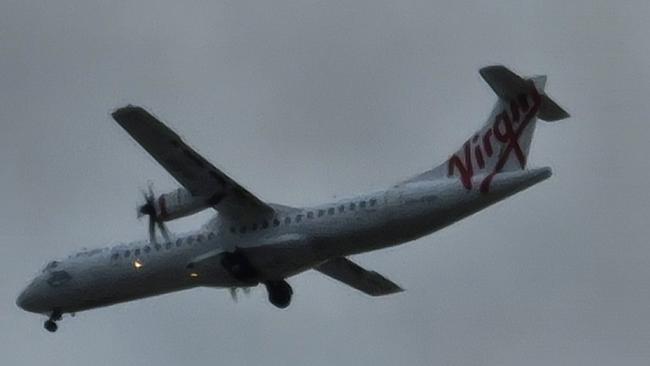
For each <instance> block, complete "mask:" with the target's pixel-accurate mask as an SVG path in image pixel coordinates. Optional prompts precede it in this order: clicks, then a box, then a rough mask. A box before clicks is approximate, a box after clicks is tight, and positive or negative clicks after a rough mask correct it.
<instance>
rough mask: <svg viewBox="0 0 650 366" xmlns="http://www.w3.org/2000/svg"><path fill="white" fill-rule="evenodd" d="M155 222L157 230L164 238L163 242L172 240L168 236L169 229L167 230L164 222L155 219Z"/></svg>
mask: <svg viewBox="0 0 650 366" xmlns="http://www.w3.org/2000/svg"><path fill="white" fill-rule="evenodd" d="M156 224H158V230H160V233H161V234H162V236H163V237H164V238H165V242H166V243H171V242H172V240H171V238H170V237H169V230H167V226H166V225H165V223H164V222H162V221H156Z"/></svg>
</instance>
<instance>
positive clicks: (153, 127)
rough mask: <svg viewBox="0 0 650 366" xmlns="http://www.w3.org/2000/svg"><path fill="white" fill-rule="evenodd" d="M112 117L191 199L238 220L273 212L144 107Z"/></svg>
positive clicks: (127, 107)
mask: <svg viewBox="0 0 650 366" xmlns="http://www.w3.org/2000/svg"><path fill="white" fill-rule="evenodd" d="M112 116H113V119H115V121H117V123H118V124H119V125H120V126H122V127H123V128H124V129H125V130H126V132H128V133H129V134H130V135H131V137H133V138H134V139H135V140H136V141H137V142H138V143H139V144H140V145H142V147H143V148H144V149H145V150H147V152H148V153H149V154H151V156H153V158H154V159H156V161H158V163H160V165H162V166H163V167H164V168H165V169H166V170H167V171H168V172H169V174H171V175H172V176H173V177H174V178H175V179H176V180H177V181H178V182H179V183H180V184H181V185H182V186H183V187H185V188H186V189H187V190H188V191H190V193H192V195H194V196H199V197H206V198H208V199H210V203H212V204H213V207H214V208H215V209H217V210H218V211H219V212H220V213H222V214H225V215H229V216H235V217H241V216H248V215H264V214H270V213H272V212H273V209H272V208H271V207H270V206H269V205H267V204H266V203H264V202H262V201H261V200H260V199H259V198H257V197H255V196H253V194H251V193H250V192H249V191H248V190H246V189H245V188H244V187H242V186H241V185H239V184H237V182H235V181H234V180H232V179H231V178H229V177H228V176H227V175H225V174H224V173H223V172H222V171H220V170H219V169H217V168H215V167H214V166H213V165H212V164H210V162H208V161H207V160H205V159H204V158H203V157H202V156H201V155H199V154H198V153H197V152H196V151H194V150H193V149H192V148H191V147H189V146H188V145H187V144H186V143H184V142H183V141H182V140H181V138H180V137H179V136H178V135H177V134H176V133H174V131H172V130H171V129H169V128H168V127H167V126H165V124H163V123H162V122H160V121H159V120H158V119H157V118H156V117H154V116H153V115H151V114H150V113H149V112H147V111H146V110H144V109H143V108H141V107H137V106H132V105H128V106H126V107H123V108H120V109H118V110H116V111H115V112H113V114H112Z"/></svg>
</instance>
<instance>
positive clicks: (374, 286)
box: [314, 257, 404, 296]
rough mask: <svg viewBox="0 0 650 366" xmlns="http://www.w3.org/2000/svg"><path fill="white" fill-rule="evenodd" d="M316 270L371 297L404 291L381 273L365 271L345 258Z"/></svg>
mask: <svg viewBox="0 0 650 366" xmlns="http://www.w3.org/2000/svg"><path fill="white" fill-rule="evenodd" d="M314 269H315V270H317V271H318V272H320V273H322V274H324V275H326V276H329V277H332V278H333V279H335V280H338V281H341V282H343V283H345V284H346V285H348V286H350V287H354V288H355V289H357V290H359V291H361V292H364V293H366V294H368V295H370V296H382V295H390V294H394V293H397V292H402V291H404V290H403V289H402V288H401V287H399V286H398V285H396V284H395V283H393V282H392V281H391V280H389V279H387V278H386V277H384V276H382V275H380V274H379V273H377V272H375V271H368V270H366V269H363V268H361V267H360V266H359V265H357V264H355V263H354V262H352V261H350V260H349V259H347V258H343V257H338V258H334V259H330V260H329V261H327V262H325V263H323V264H321V265H320V266H318V267H316V268H314Z"/></svg>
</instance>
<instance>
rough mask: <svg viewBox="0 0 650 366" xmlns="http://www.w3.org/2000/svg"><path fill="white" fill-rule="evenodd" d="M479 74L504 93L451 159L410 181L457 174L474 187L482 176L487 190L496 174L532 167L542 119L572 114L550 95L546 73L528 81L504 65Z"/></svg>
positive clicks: (481, 186) (563, 117)
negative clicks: (537, 126)
mask: <svg viewBox="0 0 650 366" xmlns="http://www.w3.org/2000/svg"><path fill="white" fill-rule="evenodd" d="M479 73H480V74H481V76H482V77H483V79H485V81H486V82H487V83H488V85H490V87H491V88H492V90H494V92H495V93H496V94H497V95H498V96H499V100H498V101H497V103H496V105H495V106H494V109H493V110H492V113H491V114H490V117H489V118H488V120H487V122H486V123H485V124H484V125H483V127H482V128H481V129H480V130H478V131H477V132H476V133H474V134H473V135H472V136H471V137H470V138H469V139H468V140H467V141H466V142H465V144H464V145H463V146H462V147H461V148H460V149H459V150H458V151H457V152H456V153H454V154H453V155H452V156H451V157H450V158H449V159H448V160H447V161H445V162H444V163H443V164H441V165H440V166H438V167H436V168H434V169H433V170H430V171H428V172H425V173H423V174H420V175H419V176H416V177H414V178H412V179H410V180H409V181H415V180H422V179H435V178H441V177H452V176H457V177H458V178H459V179H460V181H461V182H462V184H463V186H464V187H465V188H467V189H468V190H471V189H473V188H474V187H473V186H472V178H473V177H474V176H478V175H481V176H484V178H483V179H482V181H481V184H480V187H479V188H480V190H481V192H484V193H487V192H488V191H489V188H490V182H491V181H492V177H493V176H494V175H495V174H497V173H499V172H503V171H513V170H521V169H525V168H526V162H527V159H528V151H529V149H530V142H531V140H532V138H533V132H534V130H535V124H536V120H537V117H538V118H539V119H541V120H544V121H558V120H561V119H565V118H567V117H569V114H568V113H567V112H566V111H564V110H563V109H562V108H561V107H560V106H558V105H557V104H556V103H555V102H553V101H552V100H551V98H549V97H548V96H547V95H546V94H545V93H544V86H545V84H546V76H536V77H531V78H527V79H524V78H521V77H520V76H518V75H516V74H515V73H513V72H512V71H510V70H508V69H507V68H506V67H505V66H501V65H497V66H488V67H484V68H482V69H481V70H480V71H479Z"/></svg>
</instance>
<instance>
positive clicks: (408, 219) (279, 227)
mask: <svg viewBox="0 0 650 366" xmlns="http://www.w3.org/2000/svg"><path fill="white" fill-rule="evenodd" d="M548 176H550V170H549V169H547V168H543V169H536V170H524V171H517V172H509V173H501V174H497V175H496V176H495V177H494V179H493V181H492V187H491V190H490V192H488V193H481V192H479V191H478V190H476V189H469V190H468V189H466V187H464V186H463V185H462V184H461V182H460V181H459V180H458V179H456V178H453V177H452V178H443V179H438V180H423V181H416V182H411V183H406V184H400V185H396V186H394V187H392V188H390V189H387V190H384V191H379V192H376V193H372V194H366V195H360V196H357V197H354V198H352V199H343V200H339V201H336V202H333V203H330V204H326V205H321V206H315V207H305V208H300V209H297V208H283V209H279V210H277V211H276V212H277V215H276V216H273V217H267V218H261V219H257V220H241V221H237V222H235V221H224V220H222V219H220V216H216V217H215V219H213V220H212V221H211V222H210V223H209V224H208V225H206V226H205V227H204V228H203V229H201V230H199V231H196V232H193V233H190V234H188V235H182V236H177V237H175V238H174V239H173V240H172V242H170V243H160V244H158V245H154V244H151V243H149V242H137V243H132V244H129V245H121V246H117V247H113V248H105V249H97V250H91V251H86V252H81V253H78V254H75V255H72V256H70V257H68V258H67V259H64V260H60V261H54V262H50V264H48V266H46V268H45V269H44V270H43V271H42V273H41V274H39V275H38V276H37V277H36V278H35V279H34V280H33V281H32V283H31V284H30V285H29V286H28V287H27V288H26V289H25V290H24V292H23V293H22V294H21V295H20V296H19V298H18V304H19V305H20V306H21V307H23V308H24V309H26V310H29V311H33V312H37V313H48V312H51V311H53V310H55V309H56V310H57V311H60V312H77V311H82V310H87V309H91V308H95V307H99V306H106V305H110V304H115V303H119V302H124V301H129V300H134V299H138V298H143V297H148V296H154V295H159V294H163V293H168V292H172V291H179V290H183V289H187V288H192V287H196V286H211V287H238V286H250V284H245V283H241V282H239V281H238V280H236V279H235V278H233V277H232V276H231V275H230V274H229V273H228V271H226V270H225V269H224V268H223V267H222V266H221V264H220V263H219V262H210V261H209V260H208V261H202V262H200V263H201V264H200V265H197V266H192V267H191V268H188V264H189V263H193V261H195V260H196V259H197V258H201V257H202V256H205V255H206V253H218V252H221V251H223V252H229V251H232V250H234V249H235V248H237V249H238V250H241V252H242V253H244V254H245V255H246V257H247V258H248V260H249V261H250V263H251V264H252V266H253V267H254V268H255V269H257V271H258V272H259V274H260V275H261V276H262V278H263V279H270V280H274V279H284V278H288V277H291V276H293V275H295V274H298V273H300V272H303V271H305V270H308V269H311V268H313V267H315V266H317V265H319V264H321V263H323V262H324V261H327V260H328V259H331V258H334V257H340V256H347V255H352V254H358V253H363V252H367V251H371V250H376V249H380V248H385V247H388V246H393V245H397V244H400V243H404V242H407V241H411V240H414V239H417V238H419V237H421V236H424V235H427V234H429V233H432V232H434V231H436V230H438V229H440V228H442V227H445V226H447V225H449V224H451V223H453V222H455V221H457V220H459V219H461V218H463V217H466V216H468V215H470V214H472V213H474V212H476V211H478V210H480V209H482V208H484V207H486V206H489V205H490V204H493V203H495V202H497V201H499V200H501V199H503V198H505V197H507V196H510V195H512V194H514V193H516V192H518V191H520V190H522V189H525V188H527V187H529V186H531V185H533V184H535V183H537V182H539V181H541V180H543V179H545V178H547V177H548ZM482 178H483V177H481V176H476V177H474V179H476V181H477V182H479V181H480V180H481V179H482Z"/></svg>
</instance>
